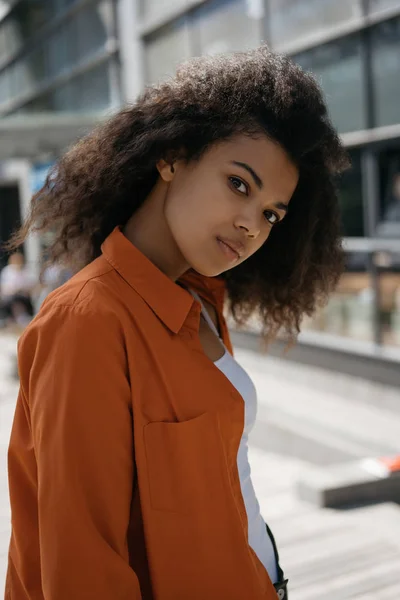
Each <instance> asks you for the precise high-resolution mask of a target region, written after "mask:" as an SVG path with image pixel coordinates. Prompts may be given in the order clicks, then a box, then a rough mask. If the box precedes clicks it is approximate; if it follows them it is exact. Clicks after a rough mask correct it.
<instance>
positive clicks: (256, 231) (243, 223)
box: [236, 215, 261, 239]
mask: <svg viewBox="0 0 400 600" xmlns="http://www.w3.org/2000/svg"><path fill="white" fill-rule="evenodd" d="M236 227H237V228H238V229H241V230H242V231H245V233H246V235H247V237H249V238H251V239H256V238H257V237H258V236H259V235H260V231H261V225H260V221H259V219H258V218H257V217H256V216H255V215H253V216H244V215H242V216H241V217H238V218H237V220H236Z"/></svg>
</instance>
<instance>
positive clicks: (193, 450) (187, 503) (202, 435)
mask: <svg viewBox="0 0 400 600" xmlns="http://www.w3.org/2000/svg"><path fill="white" fill-rule="evenodd" d="M144 441H145V448H146V458H147V475H148V480H149V490H150V499H151V505H152V508H153V509H155V510H160V511H168V512H176V513H181V514H191V513H193V512H196V511H197V512H198V511H201V510H203V509H205V508H206V506H207V504H210V503H211V504H212V503H213V502H214V504H215V503H216V502H218V499H219V500H220V501H221V500H222V501H223V499H224V494H225V493H226V491H225V490H226V488H225V485H226V484H225V481H226V475H227V474H226V467H225V468H224V464H225V459H224V451H223V444H222V439H221V435H220V432H219V427H218V415H217V414H216V413H205V414H203V415H200V416H199V417H196V418H194V419H191V420H189V421H183V422H180V423H165V422H156V423H149V424H148V425H146V426H145V428H144Z"/></svg>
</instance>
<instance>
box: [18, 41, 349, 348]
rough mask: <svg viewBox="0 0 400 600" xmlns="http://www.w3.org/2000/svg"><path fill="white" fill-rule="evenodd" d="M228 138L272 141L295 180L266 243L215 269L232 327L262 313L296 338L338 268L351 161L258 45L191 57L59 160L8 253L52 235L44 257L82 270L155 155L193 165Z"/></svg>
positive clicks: (279, 58)
mask: <svg viewBox="0 0 400 600" xmlns="http://www.w3.org/2000/svg"><path fill="white" fill-rule="evenodd" d="M235 134H246V135H249V136H257V135H260V134H264V135H266V136H268V137H269V138H270V139H272V140H274V141H276V142H277V143H279V144H280V145H281V146H282V147H283V148H284V149H285V151H286V152H287V154H288V156H289V157H290V158H291V159H292V160H293V162H294V163H295V164H296V165H297V166H298V168H299V173H300V178H299V183H298V186H297V188H296V191H295V193H294V195H293V197H292V199H291V203H290V208H289V212H288V214H287V217H286V218H285V219H284V220H283V222H282V223H281V224H279V225H277V226H275V227H274V228H273V230H272V232H271V234H270V237H269V238H268V241H267V242H266V243H265V244H264V246H263V247H262V248H261V249H260V250H258V251H257V252H256V253H255V254H254V255H252V256H251V257H250V258H249V259H248V260H246V261H245V262H244V263H242V264H240V265H239V266H237V267H236V268H234V269H232V270H230V271H227V272H226V273H224V274H223V275H221V277H224V278H225V280H226V288H227V295H228V299H229V306H230V311H231V314H232V316H233V318H234V319H235V320H236V322H237V323H239V324H244V323H245V322H246V320H247V319H248V317H249V316H250V315H251V314H253V313H254V311H256V312H258V313H259V314H260V316H261V320H262V323H263V324H264V335H268V336H269V337H271V335H275V334H276V332H277V331H278V330H280V329H283V330H286V331H287V332H290V333H291V334H292V335H293V334H294V335H295V334H296V333H297V332H298V331H299V328H300V323H301V318H302V316H303V315H304V314H307V315H311V314H312V313H313V312H314V311H315V309H316V308H317V307H318V306H319V305H320V304H322V303H323V302H324V301H325V300H326V298H327V296H328V294H329V293H330V292H331V291H332V289H333V288H334V286H335V284H336V283H337V280H338V277H339V275H340V273H341V270H342V264H343V258H342V250H341V242H340V233H339V230H340V223H339V210H338V200H337V192H336V187H335V181H336V174H337V173H339V172H340V171H341V170H343V169H344V168H345V167H346V166H347V165H348V159H347V154H346V152H345V151H344V149H343V147H342V145H341V142H340V140H339V138H338V135H337V133H336V132H335V130H334V128H333V127H332V124H331V122H330V120H329V118H328V115H327V109H326V106H325V102H324V98H323V95H322V93H321V91H320V88H319V86H318V84H317V83H316V81H315V80H314V78H313V77H312V75H310V74H308V73H305V72H304V71H303V70H302V69H301V68H300V67H299V66H298V65H296V64H294V63H293V62H292V61H291V60H290V58H288V57H286V56H283V55H279V54H276V53H273V52H271V51H270V50H269V49H268V48H267V47H266V46H261V47H259V48H257V49H255V50H251V51H248V52H237V53H232V54H228V55H219V56H212V57H209V56H205V57H200V58H194V59H191V60H189V61H187V62H185V63H183V64H182V65H181V66H180V68H179V69H178V71H177V73H176V75H175V76H174V77H173V78H170V79H169V80H167V81H166V82H163V83H160V84H159V85H156V86H152V87H148V88H146V89H145V90H144V92H143V93H142V95H141V96H140V97H139V98H138V100H137V101H136V102H135V103H134V104H133V105H130V106H127V107H126V108H124V109H123V110H121V111H120V112H119V113H118V114H116V115H114V116H112V117H111V118H110V119H109V120H108V121H107V122H106V123H104V124H102V125H101V126H99V127H98V128H97V129H95V130H94V131H93V132H92V133H91V134H90V135H88V136H87V137H85V138H83V139H82V140H81V141H79V142H78V143H77V144H76V145H75V146H73V147H72V149H70V150H69V152H67V153H66V154H65V155H64V156H63V157H62V158H61V159H60V160H59V162H58V163H57V164H56V166H55V167H54V168H53V170H52V171H51V173H50V174H49V176H48V178H47V180H46V182H45V184H44V186H43V188H42V189H41V190H40V191H39V192H38V193H37V194H36V195H35V196H34V197H33V200H32V203H31V210H30V214H29V216H28V218H27V220H26V222H25V223H24V224H23V226H22V228H21V229H20V230H19V231H18V232H17V233H16V234H15V235H14V237H13V238H12V240H11V242H10V244H9V248H16V247H18V246H19V245H20V244H21V243H23V241H24V240H25V238H26V237H27V235H28V234H29V233H30V232H32V231H37V232H46V231H52V232H53V241H52V243H51V245H50V247H49V248H48V251H49V256H50V259H51V261H53V262H62V263H64V264H68V265H69V266H73V267H74V268H76V269H80V268H82V267H83V266H85V265H86V264H88V263H89V262H90V261H92V260H93V259H95V258H96V257H97V256H99V254H100V253H101V250H100V247H101V244H102V242H103V241H104V239H105V238H106V237H107V236H108V234H109V233H111V231H112V230H113V229H114V228H115V227H116V226H117V225H121V226H123V225H124V224H125V223H126V222H127V221H128V219H129V218H130V217H131V215H132V214H133V213H134V211H135V210H137V209H138V208H139V207H140V205H141V204H142V203H143V202H144V201H145V199H146V197H147V196H148V194H149V192H150V191H151V189H152V188H153V186H154V184H155V182H156V180H157V177H158V171H157V169H156V163H157V162H158V160H159V159H161V158H167V157H171V156H172V157H173V158H174V159H184V160H186V161H193V160H198V159H199V158H200V157H201V156H202V155H203V153H204V152H205V151H207V149H209V148H210V147H211V146H212V145H213V144H214V143H216V142H218V141H220V140H227V139H228V138H230V137H231V136H233V135H235Z"/></svg>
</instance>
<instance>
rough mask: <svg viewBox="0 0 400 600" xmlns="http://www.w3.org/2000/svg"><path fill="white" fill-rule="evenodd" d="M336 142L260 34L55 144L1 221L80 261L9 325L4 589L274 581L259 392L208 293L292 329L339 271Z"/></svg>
mask: <svg viewBox="0 0 400 600" xmlns="http://www.w3.org/2000/svg"><path fill="white" fill-rule="evenodd" d="M345 163H346V156H345V153H344V151H343V149H342V147H341V145H340V142H339V140H338V137H337V135H336V133H335V132H334V130H333V128H332V125H331V124H330V121H329V119H328V117H327V111H326V108H325V104H324V101H323V98H322V95H321V92H320V91H319V88H318V86H317V85H316V83H315V81H314V80H313V78H312V77H311V76H309V75H307V74H305V73H303V71H302V70H301V69H300V68H299V67H298V66H296V65H294V64H292V63H291V61H290V60H289V59H287V58H284V57H282V56H279V55H275V54H272V53H271V52H269V51H268V50H267V49H266V48H265V47H261V48H258V49H256V50H254V51H250V52H247V53H237V54H233V55H229V56H218V57H213V58H209V57H203V58H197V59H194V60H192V61H190V62H188V63H186V64H184V65H183V66H182V67H181V68H180V69H179V70H178V73H177V75H176V77H175V78H173V79H170V80H169V81H167V82H166V83H162V84H160V85H158V86H156V87H151V88H149V89H147V90H146V91H145V92H144V94H143V95H142V96H141V97H140V98H139V99H138V101H137V102H136V104H134V105H133V106H130V107H128V108H125V109H124V110H122V111H121V112H120V113H119V114H117V115H116V116H114V117H113V118H111V120H110V121H109V122H108V123H107V124H105V125H103V126H102V127H100V128H99V129H98V130H97V131H95V132H94V133H93V134H92V135H90V136H89V137H87V138H85V139H83V140H82V141H81V142H80V143H78V144H77V145H76V146H75V147H74V148H72V150H70V151H69V152H68V153H67V154H66V155H65V156H64V157H63V158H62V159H61V160H60V161H59V163H58V164H57V166H56V168H55V170H54V171H53V173H52V174H51V176H50V177H49V178H48V180H47V182H46V184H45V186H44V187H43V189H42V190H41V191H40V192H39V194H38V195H37V196H36V197H35V198H34V200H33V203H32V209H31V215H30V218H29V219H28V221H27V223H26V224H25V225H24V227H23V228H22V230H21V231H20V232H19V234H17V236H16V237H15V238H14V240H13V247H17V246H18V245H19V244H20V243H22V242H23V240H24V239H25V238H26V236H27V235H28V234H29V233H30V232H32V231H39V232H44V231H47V230H52V231H53V234H54V241H53V244H52V246H51V248H50V251H51V257H52V260H53V261H54V262H61V263H63V264H65V265H72V266H74V268H75V269H76V270H77V271H79V272H77V274H76V275H75V276H74V277H73V278H72V279H71V280H69V281H68V282H67V283H66V284H65V285H64V286H62V287H61V288H59V289H58V290H56V291H55V292H53V293H52V294H51V295H50V296H49V297H48V298H47V299H46V301H45V302H44V304H43V306H42V308H41V310H40V312H39V314H38V316H37V317H36V318H35V319H34V321H33V322H32V323H31V324H30V326H29V327H28V329H27V330H26V332H25V333H24V335H23V336H22V338H21V340H20V343H19V370H20V380H21V388H20V393H19V397H18V402H17V407H16V413H15V420H14V425H13V430H12V437H11V442H10V449H9V483H10V496H11V506H12V538H11V544H10V552H9V566H8V575H7V584H6V598H8V599H9V600H28V599H29V600H33V599H35V600H39V599H40V598H44V599H45V600H92V599H93V600H139V599H142V600H150V599H152V600H250V599H251V600H262V599H263V600H273V599H276V598H277V597H279V598H286V597H287V596H286V594H287V592H286V584H285V580H284V577H283V572H282V570H281V568H280V566H279V563H278V557H277V553H276V551H275V545H274V542H273V538H272V535H271V533H270V531H269V528H267V527H266V524H265V522H264V520H263V518H262V516H261V514H260V509H259V505H258V502H257V499H256V497H255V493H254V489H253V486H252V483H251V479H250V467H249V464H248V458H247V438H248V434H249V432H250V430H251V428H252V426H253V424H254V420H255V416H256V392H255V389H254V386H253V384H252V382H251V380H250V378H249V376H248V375H247V374H246V373H245V372H244V371H243V369H242V368H241V367H240V366H239V364H237V362H235V360H234V358H233V355H232V347H231V344H230V341H229V334H228V331H227V326H226V322H225V319H224V315H223V309H224V306H225V305H226V306H227V309H228V310H229V311H230V313H231V314H232V315H233V317H234V318H235V319H236V321H237V322H239V323H241V322H244V321H245V320H246V319H247V318H248V317H249V316H250V315H253V314H258V315H259V316H260V319H261V321H262V324H263V335H264V336H266V337H268V338H270V339H271V338H272V337H273V336H274V335H276V333H277V332H278V331H279V330H285V331H286V332H288V333H289V334H290V335H291V336H292V337H293V336H295V335H296V333H297V332H298V330H299V326H300V322H301V318H302V316H303V315H304V314H308V315H309V314H312V313H313V311H314V309H315V308H316V306H317V305H318V304H319V303H320V302H321V301H323V300H324V299H325V298H326V296H327V294H328V293H329V292H330V291H331V289H332V287H333V286H334V284H335V282H336V281H337V277H338V275H339V273H340V268H341V264H342V257H341V251H340V240H339V228H338V207H337V197H336V193H335V186H334V175H335V173H336V172H338V171H339V170H341V169H342V168H343V167H344V166H345Z"/></svg>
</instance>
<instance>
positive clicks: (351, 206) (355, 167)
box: [339, 150, 364, 237]
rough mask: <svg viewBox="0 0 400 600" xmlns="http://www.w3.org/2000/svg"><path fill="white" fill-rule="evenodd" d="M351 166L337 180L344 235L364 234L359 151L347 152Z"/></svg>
mask: <svg viewBox="0 0 400 600" xmlns="http://www.w3.org/2000/svg"><path fill="white" fill-rule="evenodd" d="M349 154H350V159H351V163H352V164H351V168H350V169H348V170H347V171H345V172H344V173H343V174H342V175H341V177H340V180H339V202H340V209H341V213H342V234H343V236H345V237H352V236H353V237H361V236H363V235H364V214H363V199H362V188H361V159H360V152H359V151H358V150H354V151H352V152H350V153H349Z"/></svg>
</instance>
